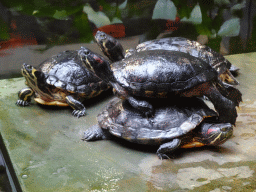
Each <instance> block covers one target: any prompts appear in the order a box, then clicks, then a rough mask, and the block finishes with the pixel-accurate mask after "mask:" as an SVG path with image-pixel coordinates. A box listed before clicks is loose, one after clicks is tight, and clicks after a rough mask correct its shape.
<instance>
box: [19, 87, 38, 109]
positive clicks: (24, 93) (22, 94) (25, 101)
mask: <svg viewBox="0 0 256 192" xmlns="http://www.w3.org/2000/svg"><path fill="white" fill-rule="evenodd" d="M33 95H34V91H33V90H32V89H31V88H29V87H26V88H24V89H21V90H20V91H19V92H18V97H19V99H18V100H17V102H16V105H18V106H23V107H25V106H28V105H30V102H31V97H32V96H33Z"/></svg>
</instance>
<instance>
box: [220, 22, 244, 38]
mask: <svg viewBox="0 0 256 192" xmlns="http://www.w3.org/2000/svg"><path fill="white" fill-rule="evenodd" d="M239 32H240V19H239V18H232V19H229V20H227V21H225V22H224V23H223V24H222V26H221V27H220V30H219V31H218V35H219V36H229V37H234V36H238V35H239Z"/></svg>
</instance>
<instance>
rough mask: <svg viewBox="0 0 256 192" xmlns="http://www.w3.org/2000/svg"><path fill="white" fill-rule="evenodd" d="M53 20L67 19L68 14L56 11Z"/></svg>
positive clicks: (63, 11)
mask: <svg viewBox="0 0 256 192" xmlns="http://www.w3.org/2000/svg"><path fill="white" fill-rule="evenodd" d="M53 18H55V19H65V18H67V12H66V11H65V10H61V11H58V10H56V11H55V13H54V14H53Z"/></svg>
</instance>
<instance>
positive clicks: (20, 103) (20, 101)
mask: <svg viewBox="0 0 256 192" xmlns="http://www.w3.org/2000/svg"><path fill="white" fill-rule="evenodd" d="M16 105H18V106H21V107H25V106H29V105H30V102H28V101H23V100H21V99H19V100H17V102H16Z"/></svg>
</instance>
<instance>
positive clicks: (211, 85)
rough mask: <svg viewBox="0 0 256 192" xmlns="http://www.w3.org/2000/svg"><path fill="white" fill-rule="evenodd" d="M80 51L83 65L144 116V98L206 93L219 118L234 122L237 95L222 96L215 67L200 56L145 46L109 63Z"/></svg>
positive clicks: (148, 108) (223, 91)
mask: <svg viewBox="0 0 256 192" xmlns="http://www.w3.org/2000/svg"><path fill="white" fill-rule="evenodd" d="M83 54H84V55H83V56H82V57H84V60H85V61H86V62H85V64H86V66H87V68H88V69H89V70H91V71H92V72H94V73H95V74H96V75H97V76H98V77H99V78H101V79H103V80H104V81H107V82H109V83H110V84H111V85H112V87H113V88H114V93H115V94H116V95H117V96H118V97H120V98H123V99H127V100H128V101H129V102H130V103H131V105H132V106H133V107H135V108H138V109H139V110H140V111H141V112H142V113H143V114H144V115H145V116H152V115H153V114H154V109H153V107H152V105H151V104H150V103H149V102H148V101H147V100H146V98H169V99H172V97H173V96H174V95H179V96H182V97H194V96H196V97H202V96H206V97H207V98H209V100H210V101H211V102H212V103H213V105H214V107H215V109H216V110H217V112H218V113H219V119H220V121H221V122H223V123H228V122H229V123H231V124H235V121H236V117H237V111H236V105H237V103H238V102H234V101H236V100H237V99H236V98H234V99H233V100H230V99H229V98H227V97H226V96H228V93H227V90H226V89H225V87H224V86H223V84H222V82H221V81H220V80H219V78H218V73H217V71H216V70H215V69H214V68H212V67H211V66H210V65H209V64H208V63H206V62H205V61H203V60H201V59H200V58H197V57H193V56H191V55H189V54H188V53H183V52H177V51H166V50H148V51H140V52H135V53H134V54H132V55H131V56H129V57H127V58H124V59H122V60H121V61H118V62H114V63H110V62H109V61H108V60H106V59H104V58H103V57H102V56H100V55H98V54H96V53H94V52H92V51H91V50H89V49H87V51H85V52H83ZM235 96H236V95H235Z"/></svg>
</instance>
